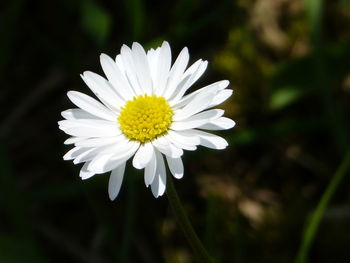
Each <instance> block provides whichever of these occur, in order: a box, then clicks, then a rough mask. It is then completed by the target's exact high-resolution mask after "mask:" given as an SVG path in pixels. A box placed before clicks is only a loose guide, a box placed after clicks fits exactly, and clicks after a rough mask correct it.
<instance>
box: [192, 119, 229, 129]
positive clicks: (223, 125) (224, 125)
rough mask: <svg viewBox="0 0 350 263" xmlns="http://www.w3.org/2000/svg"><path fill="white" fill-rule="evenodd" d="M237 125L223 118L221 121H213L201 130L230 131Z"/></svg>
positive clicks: (201, 127) (200, 127)
mask: <svg viewBox="0 0 350 263" xmlns="http://www.w3.org/2000/svg"><path fill="white" fill-rule="evenodd" d="M235 125H236V123H235V122H234V121H233V120H231V119H229V118H226V117H221V118H219V119H216V120H212V121H210V122H208V123H206V124H204V125H202V126H199V127H198V128H199V129H205V130H213V131H215V130H228V129H231V128H232V127H234V126H235Z"/></svg>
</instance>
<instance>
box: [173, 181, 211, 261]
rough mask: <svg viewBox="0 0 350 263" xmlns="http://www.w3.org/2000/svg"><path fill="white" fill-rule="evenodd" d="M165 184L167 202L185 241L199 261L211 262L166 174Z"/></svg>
mask: <svg viewBox="0 0 350 263" xmlns="http://www.w3.org/2000/svg"><path fill="white" fill-rule="evenodd" d="M167 181H168V184H167V196H168V200H169V203H170V205H171V207H172V209H173V211H174V214H175V217H176V219H177V221H178V223H179V225H180V227H181V228H182V231H183V233H184V234H185V236H186V238H187V241H188V242H189V244H190V245H191V247H192V249H193V251H194V252H195V254H196V255H197V257H198V259H199V260H200V262H203V263H213V262H214V261H213V260H212V259H211V257H210V256H209V254H208V252H207V251H206V249H205V248H204V246H203V244H202V242H201V241H200V240H199V238H198V236H197V234H196V232H195V231H194V229H193V227H192V225H191V223H190V220H189V219H188V217H187V214H186V212H185V210H184V208H183V206H182V204H181V201H180V199H179V196H178V195H177V192H176V190H175V186H174V182H173V179H172V177H171V175H170V176H168V180H167Z"/></svg>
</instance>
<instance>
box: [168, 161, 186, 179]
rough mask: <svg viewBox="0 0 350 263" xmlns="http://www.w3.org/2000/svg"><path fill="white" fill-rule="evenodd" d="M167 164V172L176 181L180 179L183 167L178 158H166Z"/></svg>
mask: <svg viewBox="0 0 350 263" xmlns="http://www.w3.org/2000/svg"><path fill="white" fill-rule="evenodd" d="M166 160H167V162H168V166H169V170H170V172H171V173H172V175H173V176H174V177H175V178H176V179H180V178H182V177H183V175H184V165H183V163H182V160H181V157H180V158H171V157H169V156H166Z"/></svg>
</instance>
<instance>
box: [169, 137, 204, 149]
mask: <svg viewBox="0 0 350 263" xmlns="http://www.w3.org/2000/svg"><path fill="white" fill-rule="evenodd" d="M168 138H169V141H170V142H171V143H172V144H173V145H174V146H175V147H177V148H179V149H183V150H187V151H194V150H196V149H197V146H196V145H193V144H192V145H190V144H185V143H183V142H181V141H177V140H176V139H174V138H173V137H171V136H170V135H169V136H168Z"/></svg>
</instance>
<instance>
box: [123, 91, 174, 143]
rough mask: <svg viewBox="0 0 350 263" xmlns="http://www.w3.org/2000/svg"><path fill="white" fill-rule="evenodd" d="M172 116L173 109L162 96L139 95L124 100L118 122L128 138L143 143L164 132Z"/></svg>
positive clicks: (167, 128)
mask: <svg viewBox="0 0 350 263" xmlns="http://www.w3.org/2000/svg"><path fill="white" fill-rule="evenodd" d="M172 117H173V111H172V109H171V107H170V105H169V103H168V102H167V101H166V99H165V98H164V97H157V96H156V95H152V96H149V95H140V96H138V97H134V98H133V100H129V101H127V102H126V104H125V106H124V107H122V110H121V113H120V115H119V117H118V122H119V124H120V129H121V130H122V132H123V133H124V134H125V135H126V136H127V137H128V138H129V139H130V140H135V141H139V142H141V143H145V142H148V141H152V140H154V139H155V138H157V137H158V136H161V135H163V134H165V133H166V132H167V131H168V130H169V127H170V124H171V122H172Z"/></svg>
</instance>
